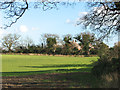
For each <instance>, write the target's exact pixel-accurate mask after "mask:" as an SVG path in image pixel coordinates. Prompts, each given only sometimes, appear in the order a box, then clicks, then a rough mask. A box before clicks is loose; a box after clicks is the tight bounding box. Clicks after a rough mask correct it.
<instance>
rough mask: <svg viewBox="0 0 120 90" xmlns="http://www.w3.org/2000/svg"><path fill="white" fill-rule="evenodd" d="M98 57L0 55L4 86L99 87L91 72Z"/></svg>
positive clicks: (97, 80) (98, 81)
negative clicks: (0, 57) (0, 56)
mask: <svg viewBox="0 0 120 90" xmlns="http://www.w3.org/2000/svg"><path fill="white" fill-rule="evenodd" d="M97 58H98V57H68V56H64V57H60V56H37V55H36V56H35V55H34V56H29V55H2V76H3V77H2V79H3V80H2V81H3V87H14V88H15V87H16V88H19V87H38V88H39V87H40V88H41V87H43V88H44V87H47V88H51V87H54V88H56V87H57V88H58V87H60V88H61V87H66V88H98V87H99V83H100V82H101V81H100V80H99V79H97V78H96V77H95V76H93V75H92V74H91V73H90V72H91V68H92V67H93V64H92V63H93V61H97Z"/></svg>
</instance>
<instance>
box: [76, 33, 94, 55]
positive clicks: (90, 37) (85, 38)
mask: <svg viewBox="0 0 120 90" xmlns="http://www.w3.org/2000/svg"><path fill="white" fill-rule="evenodd" d="M74 38H75V39H76V40H78V41H79V42H80V43H79V45H80V46H81V47H82V49H83V51H84V54H89V49H90V45H92V44H94V43H95V36H94V34H91V33H89V32H84V33H80V34H78V35H77V36H76V37H74Z"/></svg>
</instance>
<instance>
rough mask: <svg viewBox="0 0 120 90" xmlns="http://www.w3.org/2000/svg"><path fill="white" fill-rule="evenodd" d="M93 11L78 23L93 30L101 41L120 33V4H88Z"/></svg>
mask: <svg viewBox="0 0 120 90" xmlns="http://www.w3.org/2000/svg"><path fill="white" fill-rule="evenodd" d="M88 5H89V6H90V7H93V9H92V10H91V11H90V12H89V13H88V14H87V15H85V16H84V17H82V18H80V19H79V20H78V21H77V25H80V24H83V25H84V26H85V28H89V27H90V28H91V30H92V31H94V32H96V33H98V35H97V36H98V37H99V39H104V38H105V37H106V36H109V35H110V34H116V33H118V31H120V2H94V3H93V2H92V3H88Z"/></svg>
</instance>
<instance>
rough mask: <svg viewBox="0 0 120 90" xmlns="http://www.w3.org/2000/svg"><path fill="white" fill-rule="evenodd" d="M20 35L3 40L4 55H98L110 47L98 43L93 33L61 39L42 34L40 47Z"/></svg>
mask: <svg viewBox="0 0 120 90" xmlns="http://www.w3.org/2000/svg"><path fill="white" fill-rule="evenodd" d="M20 38H21V36H20V35H18V34H8V35H6V36H4V37H3V38H2V47H1V51H2V53H11V52H12V53H38V54H52V55H55V54H57V55H59V54H60V55H97V54H101V53H102V52H105V50H106V49H109V47H108V46H107V45H106V44H105V43H103V42H102V41H98V40H97V38H96V37H95V35H94V34H93V33H89V32H83V33H80V34H77V35H76V36H74V37H73V36H72V35H70V34H67V35H64V36H63V39H61V38H60V37H59V36H58V35H56V34H42V35H41V40H40V44H39V45H35V44H34V43H33V40H32V39H30V38H28V37H27V38H26V39H25V40H20Z"/></svg>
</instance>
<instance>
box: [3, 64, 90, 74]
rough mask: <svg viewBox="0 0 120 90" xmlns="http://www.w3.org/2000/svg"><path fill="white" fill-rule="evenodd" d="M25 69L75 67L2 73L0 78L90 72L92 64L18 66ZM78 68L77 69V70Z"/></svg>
mask: <svg viewBox="0 0 120 90" xmlns="http://www.w3.org/2000/svg"><path fill="white" fill-rule="evenodd" d="M20 67H26V68H60V67H61V68H62V67H66V68H69V67H75V69H52V70H40V71H23V72H3V73H2V76H21V75H22V76H23V75H32V74H42V73H70V72H90V71H91V68H92V64H90V65H87V64H82V65H80V64H64V65H50V66H20ZM77 68H79V69H77Z"/></svg>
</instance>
